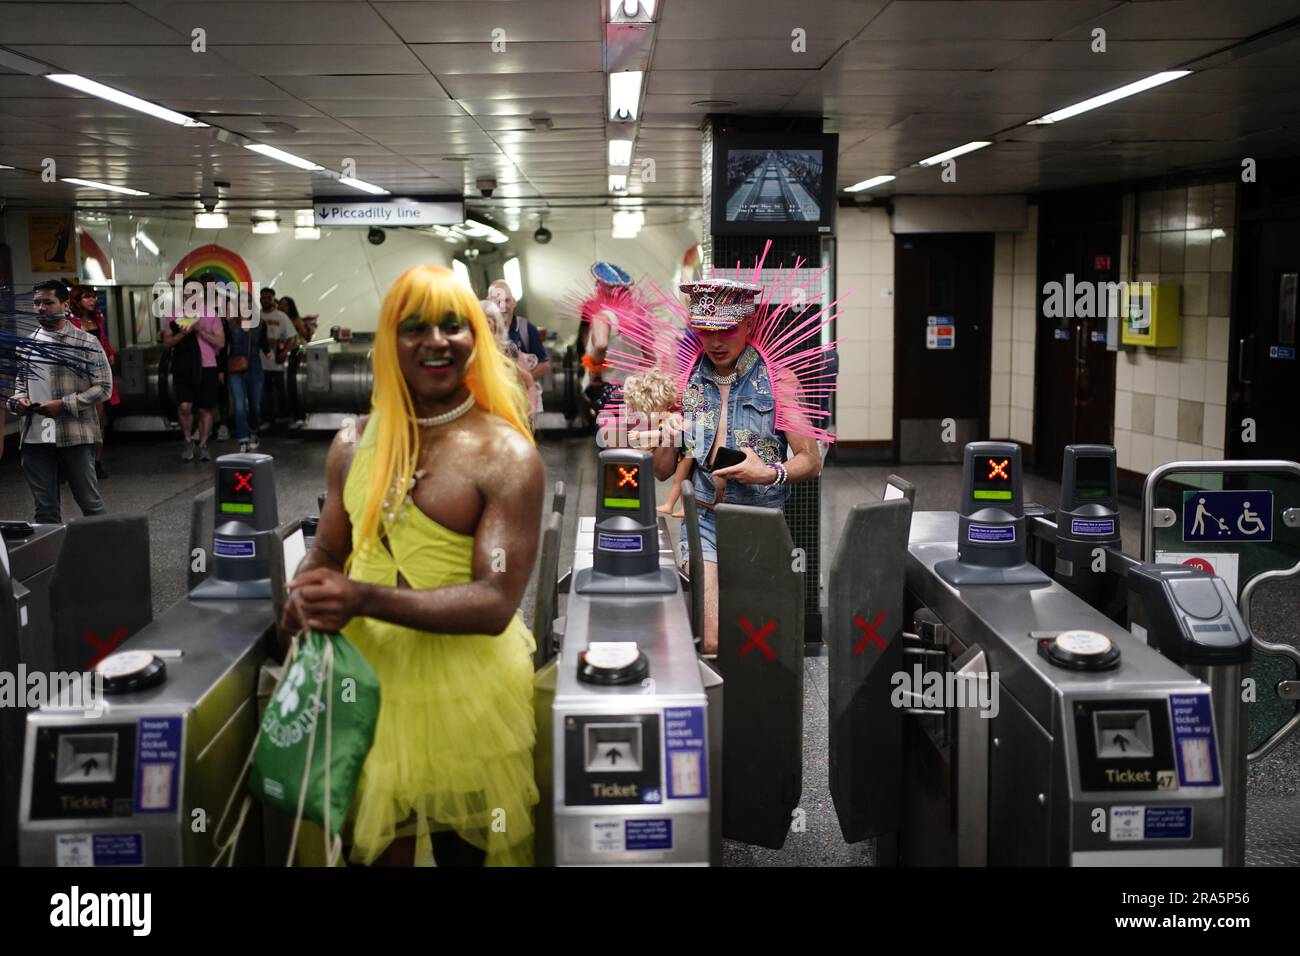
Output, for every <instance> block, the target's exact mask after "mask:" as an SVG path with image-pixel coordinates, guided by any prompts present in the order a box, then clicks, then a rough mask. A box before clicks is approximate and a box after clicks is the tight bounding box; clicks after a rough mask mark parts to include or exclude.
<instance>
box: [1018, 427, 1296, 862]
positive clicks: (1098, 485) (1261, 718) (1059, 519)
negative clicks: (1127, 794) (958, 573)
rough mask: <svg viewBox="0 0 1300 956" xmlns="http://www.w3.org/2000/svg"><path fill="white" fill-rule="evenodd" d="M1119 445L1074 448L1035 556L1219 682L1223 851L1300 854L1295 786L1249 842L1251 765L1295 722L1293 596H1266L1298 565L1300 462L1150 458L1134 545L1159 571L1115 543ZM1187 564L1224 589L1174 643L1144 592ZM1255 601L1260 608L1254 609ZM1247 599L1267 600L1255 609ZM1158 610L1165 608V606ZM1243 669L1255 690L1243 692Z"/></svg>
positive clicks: (1266, 810) (1039, 528) (1233, 856)
mask: <svg viewBox="0 0 1300 956" xmlns="http://www.w3.org/2000/svg"><path fill="white" fill-rule="evenodd" d="M1114 458H1115V452H1114V449H1113V448H1110V447H1109V446H1084V445H1081V446H1069V447H1067V448H1066V456H1065V464H1064V467H1063V472H1062V479H1061V486H1062V502H1061V507H1060V509H1058V510H1057V512H1056V513H1055V514H1054V515H1053V514H1052V513H1051V512H1047V515H1046V516H1043V517H1040V518H1038V519H1037V520H1036V521H1035V522H1034V524H1033V526H1032V527H1031V528H1030V529H1029V530H1030V532H1031V533H1032V534H1033V535H1034V538H1035V541H1034V542H1033V544H1036V545H1037V548H1036V549H1035V550H1036V557H1035V563H1036V564H1038V566H1039V567H1040V568H1042V569H1044V570H1046V571H1049V572H1050V573H1052V574H1053V576H1054V577H1055V578H1056V580H1058V581H1060V582H1061V583H1062V584H1064V585H1065V586H1067V587H1069V588H1070V589H1071V590H1072V591H1074V592H1075V593H1076V594H1079V595H1080V596H1081V597H1084V598H1085V599H1086V600H1087V601H1088V602H1089V603H1090V604H1092V605H1093V606H1094V607H1097V608H1098V609H1099V610H1101V611H1103V613H1105V614H1106V615H1107V616H1108V617H1110V618H1111V619H1112V620H1114V621H1116V622H1117V623H1119V624H1121V625H1124V626H1128V627H1130V629H1131V630H1132V631H1133V633H1134V634H1136V635H1139V636H1145V637H1146V639H1147V641H1148V643H1149V644H1150V645H1151V646H1152V647H1155V648H1157V649H1158V650H1159V651H1160V652H1161V653H1162V654H1164V655H1165V656H1167V657H1169V658H1170V659H1171V660H1173V661H1174V662H1175V663H1177V664H1180V665H1181V666H1183V667H1185V668H1186V669H1187V670H1188V671H1189V673H1191V674H1192V675H1193V676H1195V677H1198V678H1200V679H1201V680H1203V681H1205V683H1207V684H1208V685H1210V687H1211V689H1212V692H1213V696H1214V703H1215V713H1214V721H1215V727H1216V731H1217V734H1218V741H1219V757H1220V765H1221V768H1222V772H1223V778H1224V782H1225V821H1226V822H1225V832H1224V857H1225V863H1226V864H1227V865H1229V866H1240V865H1243V864H1245V863H1247V862H1251V861H1252V859H1253V860H1258V861H1259V862H1266V863H1270V864H1283V865H1297V864H1300V856H1297V854H1296V844H1295V840H1294V835H1293V834H1291V833H1289V832H1288V831H1287V830H1286V824H1285V823H1282V822H1281V821H1284V820H1285V819H1288V818H1293V817H1294V815H1295V813H1296V812H1297V810H1300V804H1297V803H1296V801H1295V799H1294V798H1290V799H1289V800H1288V799H1287V798H1285V797H1269V798H1265V799H1264V800H1263V803H1265V804H1268V806H1267V807H1264V806H1261V807H1260V813H1259V818H1258V820H1257V821H1256V823H1255V825H1253V827H1252V830H1253V832H1254V834H1255V838H1254V839H1253V841H1252V844H1251V845H1250V846H1249V847H1248V845H1247V816H1246V776H1247V773H1246V771H1247V767H1248V765H1249V764H1250V763H1252V762H1254V761H1256V760H1259V759H1262V758H1263V757H1265V756H1267V755H1268V754H1270V753H1272V752H1274V751H1275V750H1276V749H1277V748H1278V747H1279V746H1280V745H1281V744H1282V743H1283V741H1285V740H1287V738H1288V737H1290V736H1291V735H1292V734H1293V733H1294V732H1295V731H1296V729H1297V728H1298V727H1300V646H1298V645H1300V642H1297V640H1296V635H1297V632H1296V630H1295V628H1294V624H1293V621H1294V617H1293V615H1294V608H1293V606H1287V605H1286V604H1285V602H1284V601H1277V600H1273V601H1272V602H1270V601H1268V600H1267V599H1266V595H1267V596H1271V597H1274V598H1278V597H1281V594H1280V593H1278V592H1274V593H1273V594H1272V595H1269V593H1268V591H1267V586H1268V585H1269V584H1270V583H1274V584H1276V583H1280V582H1283V581H1287V580H1289V579H1294V578H1295V577H1297V576H1300V464H1297V463H1295V462H1288V461H1249V460H1248V461H1178V462H1170V463H1168V464H1165V465H1161V466H1160V467H1158V468H1156V469H1154V470H1153V471H1152V472H1151V474H1150V475H1148V477H1147V481H1146V483H1145V485H1144V488H1143V499H1142V521H1143V523H1142V533H1143V537H1142V544H1141V547H1140V549H1139V553H1140V555H1141V557H1142V559H1143V560H1144V561H1147V562H1156V563H1157V566H1159V567H1162V568H1163V567H1168V568H1171V569H1177V570H1176V571H1175V570H1162V571H1160V572H1158V573H1157V572H1153V571H1151V570H1150V569H1149V567H1148V569H1147V570H1145V571H1141V572H1139V573H1137V574H1134V573H1133V569H1135V568H1140V567H1142V566H1141V564H1140V562H1138V561H1137V560H1135V559H1134V558H1132V557H1129V556H1128V555H1127V554H1124V553H1123V552H1122V551H1121V550H1120V540H1119V535H1118V501H1117V498H1116V493H1115V482H1114V479H1113V474H1114ZM1107 470H1109V472H1110V474H1111V478H1110V481H1109V482H1107V481H1106V478H1105V475H1106V472H1107ZM1103 489H1104V490H1103ZM1082 498H1089V499H1091V500H1092V502H1093V507H1092V509H1091V512H1090V514H1089V515H1088V516H1087V517H1086V518H1085V520H1084V521H1082V522H1081V521H1080V520H1079V517H1080V516H1079V514H1078V509H1077V504H1078V502H1079V501H1080V500H1081V499H1082ZM1252 501H1253V504H1252ZM1044 510H1046V509H1044ZM1049 518H1050V519H1052V520H1049ZM1081 524H1082V525H1083V527H1080V525H1081ZM1071 531H1082V532H1084V533H1083V534H1071ZM1098 546H1100V547H1101V550H1102V551H1104V560H1102V561H1098V560H1096V558H1097V557H1098V556H1099V555H1098ZM1190 569H1197V570H1199V571H1204V572H1209V573H1210V574H1215V575H1218V576H1219V578H1221V580H1220V581H1219V583H1217V584H1216V585H1214V588H1215V591H1216V595H1209V594H1206V595H1204V597H1203V598H1201V600H1202V601H1203V602H1204V604H1203V606H1202V607H1201V609H1200V611H1199V615H1200V616H1198V617H1197V619H1196V620H1195V622H1194V623H1193V632H1192V640H1190V641H1180V640H1179V641H1175V642H1174V643H1173V644H1170V643H1169V642H1168V636H1169V634H1171V633H1172V630H1171V629H1170V628H1169V627H1165V628H1164V629H1163V633H1164V639H1163V640H1162V638H1161V636H1160V634H1159V633H1157V631H1156V630H1153V629H1152V628H1151V626H1150V622H1149V621H1148V620H1147V618H1148V617H1149V616H1150V613H1151V612H1150V610H1149V608H1148V607H1147V606H1146V605H1147V604H1148V603H1149V599H1150V592H1151V590H1152V589H1153V588H1154V587H1157V584H1156V583H1155V582H1154V581H1153V580H1152V578H1153V576H1154V577H1156V578H1158V579H1159V580H1160V582H1161V583H1160V584H1159V586H1160V587H1168V586H1170V584H1169V583H1167V582H1170V581H1172V580H1176V579H1177V577H1178V575H1190V574H1195V573H1196V571H1194V570H1190ZM1261 585H1264V586H1265V587H1261ZM1181 586H1183V587H1187V586H1188V585H1187V584H1184V585H1181ZM1198 586H1199V587H1201V588H1205V587H1206V585H1204V584H1200V585H1198ZM1144 597H1145V598H1147V601H1144V600H1143V598H1144ZM1255 604H1258V605H1260V607H1259V608H1253V607H1252V605H1255ZM1220 605H1222V606H1223V607H1225V608H1226V607H1230V606H1233V605H1235V607H1236V608H1237V609H1239V612H1240V619H1241V624H1242V627H1243V628H1244V629H1245V631H1248V632H1249V633H1250V637H1249V646H1243V645H1244V642H1243V641H1241V640H1239V639H1238V635H1237V631H1236V629H1235V628H1234V629H1233V631H1232V632H1231V633H1230V632H1229V630H1228V628H1227V627H1226V622H1225V621H1222V620H1218V619H1217V618H1216V616H1215V615H1216V613H1217V611H1216V609H1217V608H1218V607H1219V606H1220ZM1252 610H1260V613H1257V614H1255V615H1252ZM1155 613H1156V614H1157V616H1160V614H1161V612H1160V610H1159V609H1158V608H1157V609H1156V611H1155ZM1252 616H1253V617H1254V620H1252ZM1272 637H1277V638H1278V640H1276V641H1274V640H1271V639H1270V638H1272ZM1247 652H1253V653H1247ZM1248 677H1249V678H1251V679H1252V680H1251V686H1252V687H1253V690H1254V693H1253V694H1247V693H1244V692H1243V688H1244V683H1243V682H1244V681H1245V679H1246V678H1248ZM1279 824H1280V827H1281V829H1279V828H1278V827H1279Z"/></svg>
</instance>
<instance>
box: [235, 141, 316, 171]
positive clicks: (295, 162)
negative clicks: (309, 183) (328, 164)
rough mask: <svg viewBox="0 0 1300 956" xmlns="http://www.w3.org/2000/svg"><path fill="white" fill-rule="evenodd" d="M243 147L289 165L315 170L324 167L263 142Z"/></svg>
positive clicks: (247, 144)
mask: <svg viewBox="0 0 1300 956" xmlns="http://www.w3.org/2000/svg"><path fill="white" fill-rule="evenodd" d="M244 149H251V150H252V151H253V152H255V153H261V154H262V155H263V156H269V157H270V158H271V159H278V160H279V161H280V162H282V163H288V164H289V165H290V166H297V167H298V168H299V169H307V170H311V171H312V172H315V171H317V170H321V169H324V168H325V167H324V166H317V165H316V164H315V163H313V162H312V161H311V160H309V159H303V158H302V157H301V156H295V155H294V154H293V153H286V152H285V151H284V150H282V149H276V148H275V147H274V146H267V145H266V144H265V143H246V144H245V145H244Z"/></svg>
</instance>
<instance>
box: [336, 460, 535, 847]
mask: <svg viewBox="0 0 1300 956" xmlns="http://www.w3.org/2000/svg"><path fill="white" fill-rule="evenodd" d="M373 450H374V449H373V446H372V445H370V444H369V443H367V442H364V441H363V442H362V444H361V447H359V448H358V450H357V454H356V456H355V458H354V459H353V462H352V467H351V469H350V472H349V474H348V479H347V483H346V485H345V487H344V492H343V502H344V505H345V507H346V508H347V511H348V514H349V515H350V516H351V518H352V524H353V527H354V528H355V527H356V526H357V524H358V522H359V519H360V514H361V509H362V507H363V506H364V504H365V497H366V490H367V488H368V486H369V478H370V468H371V463H372V460H373ZM387 542H388V545H389V547H390V548H391V549H392V553H391V554H390V553H389V552H388V551H387V550H385V549H384V548H372V549H370V553H368V554H365V555H362V554H357V555H356V556H355V557H354V558H353V563H352V568H351V572H350V575H351V577H352V578H353V579H354V580H357V581H364V582H366V583H369V584H379V585H384V586H386V587H395V586H396V585H397V573H398V569H399V568H400V569H401V574H402V577H403V578H405V579H406V581H407V583H408V584H410V586H411V587H412V588H414V589H424V588H439V587H444V586H446V585H451V584H461V583H464V582H467V581H470V580H471V579H472V575H471V559H472V555H473V548H474V539H473V538H472V537H470V536H468V535H463V534H458V533H456V532H454V531H450V530H448V529H447V528H444V527H443V526H442V525H440V524H438V522H436V521H434V520H433V519H432V518H430V517H429V516H428V515H426V514H424V512H422V511H420V509H419V508H417V507H416V506H415V505H414V504H411V503H409V502H408V503H407V504H405V505H404V506H403V511H402V516H401V519H400V520H399V521H398V522H397V523H396V525H395V526H394V527H393V528H392V529H391V530H390V531H389V533H388V537H387ZM354 543H355V542H354ZM394 559H395V560H394ZM343 634H344V635H345V636H346V637H347V638H348V640H350V641H351V642H352V643H353V644H354V645H356V647H357V649H358V650H359V651H360V652H361V653H362V654H363V655H365V658H366V660H368V661H369V662H370V665H371V666H372V667H373V668H374V669H375V673H376V674H377V675H378V677H379V683H380V700H381V703H380V709H379V722H378V725H377V726H376V728H375V742H374V746H373V747H372V748H371V751H370V755H369V756H368V757H367V758H366V762H365V766H364V767H363V768H362V771H361V779H360V782H359V784H358V786H357V794H356V798H355V800H354V802H353V805H352V816H351V818H350V822H351V843H352V852H351V855H350V860H351V861H352V862H353V863H370V862H372V861H373V860H374V859H375V858H376V857H377V856H378V855H379V854H380V853H382V852H383V850H384V849H385V848H386V847H387V846H388V845H389V844H390V843H391V842H392V840H393V839H394V838H396V837H406V836H415V837H416V838H417V839H416V864H417V865H426V866H427V865H436V861H435V860H433V858H432V851H431V847H430V840H429V834H430V833H432V832H437V831H441V830H455V831H456V833H457V834H458V835H459V836H460V838H461V839H462V840H465V841H466V842H468V843H470V844H473V845H474V846H476V847H478V848H479V849H480V850H484V851H486V853H487V859H486V863H487V865H488V866H529V865H531V864H532V858H533V807H534V806H535V805H536V803H537V784H536V782H535V780H534V777H533V741H534V737H535V731H536V727H535V721H534V717H533V663H532V653H533V648H534V642H533V636H532V634H531V633H530V632H529V630H528V628H527V626H525V624H524V622H523V620H522V619H521V618H520V617H519V614H518V613H517V612H516V614H515V616H514V617H513V618H512V619H511V621H510V624H509V626H508V627H507V628H506V629H505V630H504V631H503V632H502V633H500V634H497V635H495V636H492V635H487V634H432V633H427V632H423V631H416V630H412V629H410V628H406V627H401V626H399V625H396V624H390V623H386V622H384V621H377V620H374V619H373V618H366V617H358V618H353V619H352V621H350V622H349V623H348V625H347V626H346V627H345V628H344V629H343Z"/></svg>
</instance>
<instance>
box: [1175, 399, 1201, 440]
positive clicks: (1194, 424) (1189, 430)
mask: <svg viewBox="0 0 1300 956" xmlns="http://www.w3.org/2000/svg"><path fill="white" fill-rule="evenodd" d="M1204 424H1205V404H1204V403H1203V402H1190V401H1188V400H1186V399H1179V400H1178V440H1179V441H1186V442H1194V443H1196V444H1197V445H1199V444H1200V443H1201V429H1202V427H1203V426H1204Z"/></svg>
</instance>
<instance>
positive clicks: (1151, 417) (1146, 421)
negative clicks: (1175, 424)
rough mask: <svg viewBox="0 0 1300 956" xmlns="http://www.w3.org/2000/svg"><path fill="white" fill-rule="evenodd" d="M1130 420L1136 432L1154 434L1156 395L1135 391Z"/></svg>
mask: <svg viewBox="0 0 1300 956" xmlns="http://www.w3.org/2000/svg"><path fill="white" fill-rule="evenodd" d="M1129 421H1130V424H1131V426H1132V430H1133V431H1134V432H1136V433H1138V434H1142V435H1152V434H1154V433H1155V430H1156V397H1155V396H1154V395H1146V394H1143V393H1142V392H1134V393H1133V407H1132V411H1131V413H1130V419H1129Z"/></svg>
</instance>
